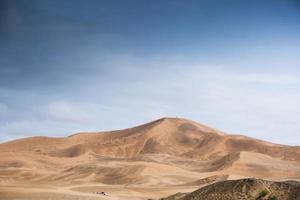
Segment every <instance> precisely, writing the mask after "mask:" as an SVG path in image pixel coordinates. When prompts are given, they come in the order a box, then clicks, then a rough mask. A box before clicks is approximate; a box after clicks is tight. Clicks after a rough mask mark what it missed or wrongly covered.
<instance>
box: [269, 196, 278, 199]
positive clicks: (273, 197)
mask: <svg viewBox="0 0 300 200" xmlns="http://www.w3.org/2000/svg"><path fill="white" fill-rule="evenodd" d="M269 200H278V198H277V197H275V196H271V197H270V198H269Z"/></svg>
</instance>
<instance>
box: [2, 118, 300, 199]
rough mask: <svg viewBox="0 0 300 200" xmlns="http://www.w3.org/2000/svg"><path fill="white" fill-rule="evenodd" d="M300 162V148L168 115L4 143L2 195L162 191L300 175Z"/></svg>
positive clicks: (141, 195)
mask: <svg viewBox="0 0 300 200" xmlns="http://www.w3.org/2000/svg"><path fill="white" fill-rule="evenodd" d="M299 166H300V148H299V147H292V146H286V145H279V144H272V143H269V142H265V141H260V140H257V139H253V138H249V137H245V136H238V135H230V134H226V133H224V132H222V131H218V130H216V129H213V128H209V127H207V126H205V125H202V124H199V123H197V122H194V121H191V120H187V119H180V118H162V119H159V120H156V121H153V122H150V123H147V124H144V125H140V126H137V127H133V128H129V129H125V130H118V131H110V132H93V133H78V134H74V135H72V136H69V137H66V138H50V137H33V138H25V139H19V140H15V141H11V142H7V143H3V144H0V200H2V199H3V200H4V199H5V200H10V199H24V200H25V199H26V200H31V199H66V200H68V199H82V200H85V199H89V200H92V199H148V198H159V197H164V196H168V195H171V194H175V193H177V192H191V191H193V190H195V189H198V188H199V187H203V186H205V185H207V184H210V183H213V182H217V181H220V180H226V179H239V178H248V177H255V178H261V179H267V180H273V181H280V180H300V167H299ZM101 191H104V192H105V193H107V194H108V196H104V195H100V194H96V192H101Z"/></svg>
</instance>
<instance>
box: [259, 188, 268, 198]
mask: <svg viewBox="0 0 300 200" xmlns="http://www.w3.org/2000/svg"><path fill="white" fill-rule="evenodd" d="M267 195H268V191H267V190H263V191H261V192H260V193H259V195H258V197H257V198H256V200H260V199H262V198H263V197H265V196H267Z"/></svg>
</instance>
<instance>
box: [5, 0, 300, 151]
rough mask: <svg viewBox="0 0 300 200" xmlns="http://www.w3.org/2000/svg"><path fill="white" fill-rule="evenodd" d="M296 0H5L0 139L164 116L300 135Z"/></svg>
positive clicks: (256, 132)
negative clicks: (299, 121)
mask: <svg viewBox="0 0 300 200" xmlns="http://www.w3.org/2000/svg"><path fill="white" fill-rule="evenodd" d="M299 35H300V3H299V1H297V0H287V1H280V0H253V1H238V0H231V1H206V0H202V1H192V0H190V1H143V0H142V1H134V0H129V1H96V0H90V1H83V0H75V1H67V0H63V1H58V0H53V1H51V0H43V1H38V0H28V1H22V0H2V1H0V44H1V45H0V143H1V142H4V141H8V140H12V139H16V138H20V137H28V136H67V135H70V134H73V133H77V132H82V131H103V130H115V129H123V128H129V127H132V126H136V125H139V124H143V123H146V122H149V121H152V120H155V119H158V118H160V117H166V116H167V117H169V116H171V117H181V118H187V119H191V120H194V121H197V122H200V123H202V124H205V125H208V126H210V127H213V128H216V129H219V130H221V131H224V132H227V133H232V134H243V135H247V136H251V137H255V138H258V139H263V140H267V141H270V142H275V143H281V144H289V145H300V134H299V133H300V126H299V123H298V120H299V116H300V105H299V102H300V78H299V77H300V59H299V52H300V37H299Z"/></svg>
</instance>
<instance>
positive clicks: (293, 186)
mask: <svg viewBox="0 0 300 200" xmlns="http://www.w3.org/2000/svg"><path fill="white" fill-rule="evenodd" d="M208 199H209V200H300V183H299V182H295V181H292V182H272V181H265V180H260V179H241V180H228V181H221V182H217V183H214V184H211V185H208V186H205V187H203V188H200V189H198V190H196V191H194V192H191V193H188V194H182V193H177V194H175V195H172V196H169V197H167V198H164V200H208Z"/></svg>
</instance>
